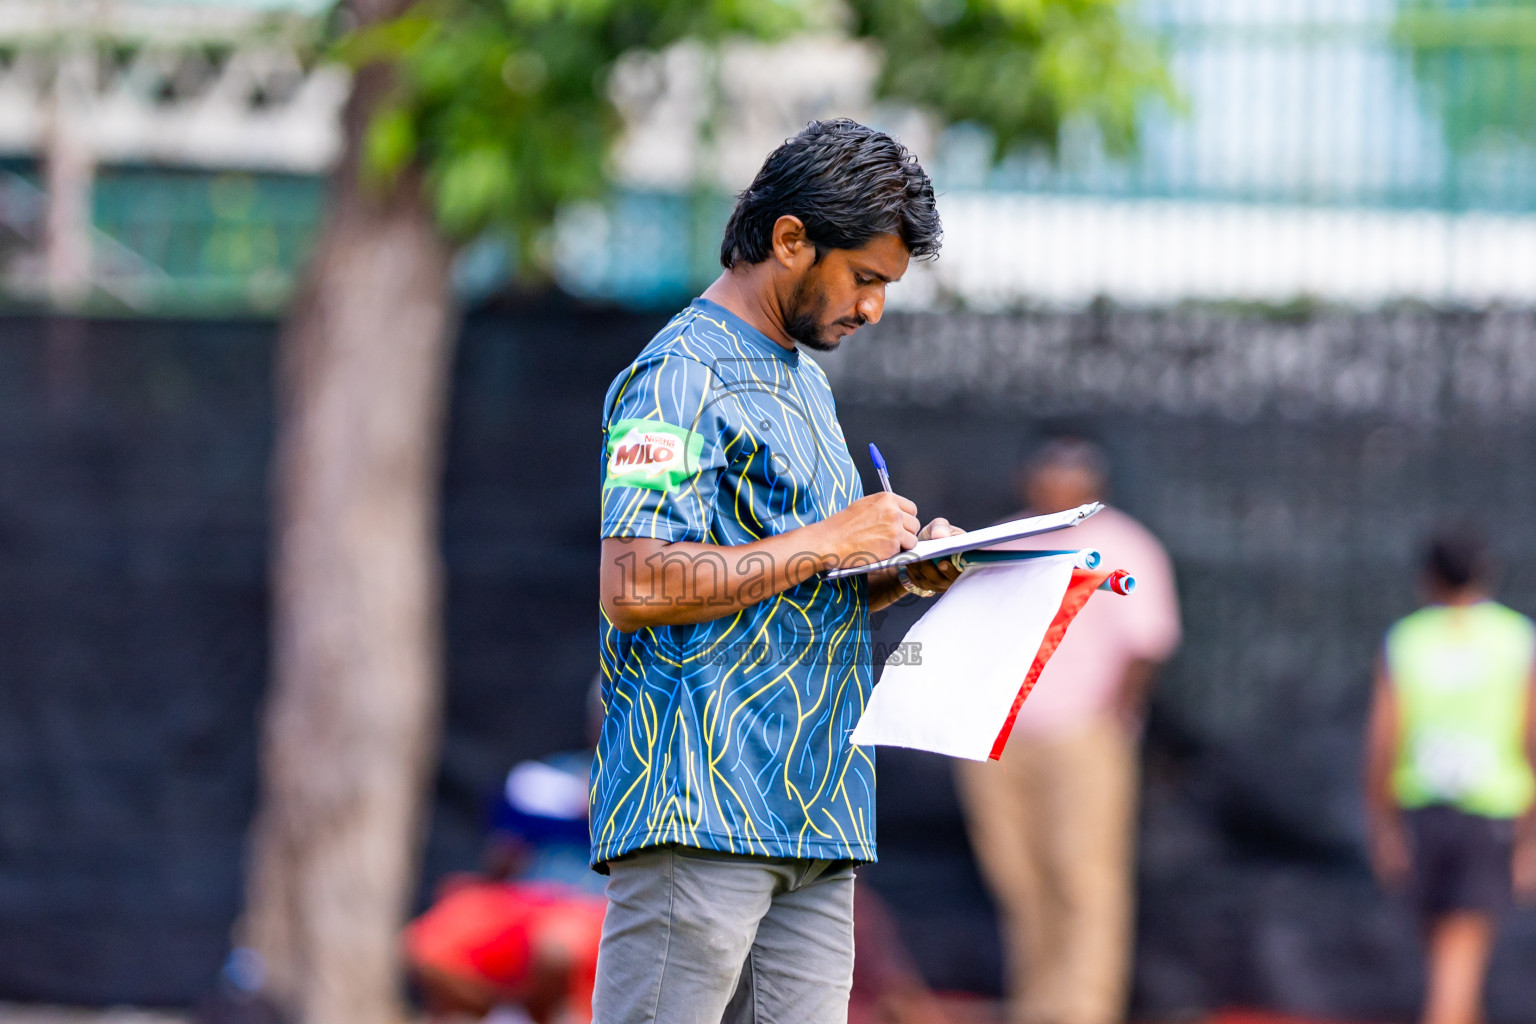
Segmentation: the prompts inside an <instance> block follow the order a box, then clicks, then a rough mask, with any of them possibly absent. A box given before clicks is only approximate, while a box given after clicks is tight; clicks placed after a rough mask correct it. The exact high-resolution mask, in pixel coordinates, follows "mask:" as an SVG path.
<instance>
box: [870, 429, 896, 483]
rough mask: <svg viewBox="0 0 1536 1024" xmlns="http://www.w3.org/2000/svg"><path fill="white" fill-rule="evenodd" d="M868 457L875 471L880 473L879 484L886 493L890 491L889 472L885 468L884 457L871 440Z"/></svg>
mask: <svg viewBox="0 0 1536 1024" xmlns="http://www.w3.org/2000/svg"><path fill="white" fill-rule="evenodd" d="M869 457H870V460H871V461H873V462H874V464H875V472H876V473H879V474H880V486H881V487H884V488H885V492H886V493H887V494H889V493H891V474H890V473H889V472H888V471H887V470H886V468H885V458H884V456H882V455H881V454H880V449H879V448H876V447H875V442H873V441H871V442H869Z"/></svg>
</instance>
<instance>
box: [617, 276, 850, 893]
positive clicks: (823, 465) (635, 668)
mask: <svg viewBox="0 0 1536 1024" xmlns="http://www.w3.org/2000/svg"><path fill="white" fill-rule="evenodd" d="M603 416H604V445H603V466H602V477H603V486H602V500H603V527H602V531H603V536H604V537H651V538H657V539H660V540H665V541H669V542H670V541H698V542H702V543H705V544H714V545H738V544H747V543H750V542H752V541H753V540H757V539H759V538H762V537H765V536H768V535H771V534H780V533H786V532H788V531H790V530H794V529H797V528H799V527H801V526H805V525H808V524H810V523H814V522H817V521H819V520H821V519H825V518H826V517H828V516H830V515H832V514H833V513H835V512H839V511H841V510H842V509H844V508H847V507H848V505H849V504H850V503H852V502H853V501H856V500H857V499H859V498H861V497H863V495H864V489H863V485H862V483H861V482H860V480H859V475H858V473H857V472H856V471H855V469H854V465H853V459H852V458H851V457H850V456H849V454H848V445H847V442H846V441H845V440H844V439H843V431H842V427H841V426H839V425H838V422H837V410H836V408H835V406H834V405H833V402H832V391H831V389H830V388H829V387H828V386H827V378H826V375H825V374H824V373H823V372H822V370H821V367H819V366H817V365H816V362H815V361H814V360H812V359H810V358H809V357H805V356H802V355H801V354H800V353H799V352H798V351H791V350H789V349H786V348H784V347H783V346H782V345H777V344H775V343H774V342H773V341H771V340H770V339H769V338H768V337H767V336H765V335H764V334H762V333H761V332H759V331H757V330H756V329H754V328H752V327H750V326H749V325H747V324H746V323H745V322H744V321H742V320H741V319H739V318H738V317H736V316H735V315H733V314H732V313H730V312H728V311H727V310H725V309H724V308H723V307H721V306H719V305H717V304H715V303H713V302H709V301H708V300H705V299H697V300H695V301H694V303H693V304H692V305H691V306H689V307H688V308H687V309H686V310H684V311H683V312H682V313H680V314H679V315H678V316H677V317H675V318H674V319H673V320H672V322H671V323H669V324H668V325H667V326H666V327H665V328H663V329H662V331H661V333H659V334H657V335H656V337H655V338H653V339H652V340H651V342H650V344H648V345H646V347H645V349H644V350H643V351H642V352H641V353H640V355H639V356H638V357H637V358H636V359H635V361H634V362H633V363H632V364H631V365H630V366H629V368H628V369H626V370H625V371H624V372H623V373H621V374H619V376H618V377H617V378H616V379H615V380H614V382H613V385H612V386H611V387H610V388H609V389H608V397H607V400H606V401H605V403H604V408H603ZM722 563H723V560H722ZM696 571H697V572H700V573H707V572H709V571H710V570H709V569H707V568H700V569H698V570H696ZM678 596H679V597H680V598H682V599H687V595H678ZM601 641H602V667H603V706H604V717H603V730H602V737H601V739H600V740H599V742H598V748H597V760H596V762H595V763H594V765H593V770H592V806H591V825H592V861H593V863H594V864H602V863H603V862H605V861H608V860H611V859H613V858H614V857H617V856H619V855H621V854H623V853H626V852H628V851H630V850H636V849H640V848H642V847H646V846H655V845H659V844H663V843H678V844H681V845H684V846H692V847H701V848H704V849H709V850H720V851H725V852H730V853H742V854H752V855H759V856H771V857H809V858H819V857H827V858H838V859H840V858H847V859H852V860H861V861H870V860H874V859H875V765H874V761H873V759H872V754H871V752H870V751H869V750H868V749H867V748H858V747H854V746H853V745H852V744H850V743H849V742H848V735H849V733H850V732H851V731H852V729H853V726H854V724H855V723H856V722H857V721H858V718H859V715H860V714H861V713H862V712H863V709H864V702H865V700H866V698H867V697H868V695H869V690H870V686H871V685H872V682H871V680H872V674H873V672H872V666H871V664H870V633H869V601H868V591H867V582H866V580H865V579H864V577H862V576H860V577H856V578H853V579H846V580H836V581H831V580H827V579H824V578H822V577H820V576H813V577H811V578H810V579H808V580H806V581H805V582H803V583H801V584H799V585H798V586H795V587H792V588H790V589H789V590H786V591H784V592H783V593H781V594H778V595H776V596H769V597H766V598H765V599H764V600H762V601H760V602H758V603H757V604H753V605H750V606H748V607H747V608H746V609H744V610H743V611H741V612H739V613H736V614H732V615H728V616H726V617H724V618H719V619H715V620H714V621H711V622H704V623H699V624H697V625H689V626H665V627H659V628H654V629H642V630H639V631H637V632H634V633H621V632H619V630H617V629H615V628H614V627H613V625H612V623H611V622H609V621H608V619H607V617H606V616H604V617H603V620H602V626H601Z"/></svg>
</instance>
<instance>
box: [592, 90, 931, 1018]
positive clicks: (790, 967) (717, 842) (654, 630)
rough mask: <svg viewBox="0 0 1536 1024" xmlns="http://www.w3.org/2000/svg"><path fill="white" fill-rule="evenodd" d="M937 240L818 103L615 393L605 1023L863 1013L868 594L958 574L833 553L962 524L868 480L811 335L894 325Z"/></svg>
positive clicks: (923, 199) (600, 854) (921, 176)
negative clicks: (859, 1003)
mask: <svg viewBox="0 0 1536 1024" xmlns="http://www.w3.org/2000/svg"><path fill="white" fill-rule="evenodd" d="M939 238H940V224H939V217H938V212H937V210H936V208H935V205H934V196H933V186H932V184H931V183H930V182H929V180H928V176H927V175H926V174H925V173H924V171H923V169H922V168H921V166H919V165H918V163H917V161H916V159H915V158H914V157H912V156H911V154H909V153H908V152H907V151H906V150H905V149H904V148H903V147H902V146H901V145H900V144H899V143H897V142H896V141H895V140H893V139H892V138H890V137H889V136H887V135H884V134H882V133H880V132H876V131H873V130H871V129H869V128H866V127H864V126H863V125H860V124H857V123H855V122H852V121H847V120H837V121H826V122H820V123H817V122H813V123H811V124H810V125H809V126H808V127H807V128H806V129H805V130H804V131H802V132H801V133H800V134H799V135H797V136H796V137H794V138H793V139H790V140H789V141H788V142H786V143H785V144H784V145H782V146H780V147H779V148H778V149H777V150H775V151H774V152H773V153H772V154H771V155H770V156H769V157H768V159H767V161H766V162H765V163H764V165H763V167H762V170H761V171H759V173H758V175H757V178H756V179H755V180H754V181H753V183H752V185H751V187H750V188H749V189H747V191H745V192H743V193H742V194H741V196H740V197H739V199H738V201H737V205H736V209H735V212H734V213H733V214H732V216H731V219H730V222H729V224H728V225H727V227H726V232H725V239H724V242H723V244H722V246H721V263H722V265H723V266H724V268H725V270H724V273H722V274H721V275H720V277H719V279H718V280H716V281H715V283H714V284H712V285H711V286H710V287H709V288H708V289H707V290H706V291H705V292H704V295H703V296H702V297H701V298H699V299H696V300H694V302H693V303H692V304H691V305H690V306H689V307H688V308H687V309H685V310H684V311H683V312H681V313H679V314H678V315H677V316H676V317H674V318H673V320H672V322H671V323H669V324H668V325H667V326H666V327H665V328H663V329H662V331H661V332H660V333H659V334H657V335H656V337H655V338H654V339H652V341H651V342H650V344H648V345H647V346H646V347H645V349H644V350H643V351H642V352H641V353H640V354H639V356H637V357H636V359H635V360H634V362H633V363H632V364H631V365H630V366H629V367H628V368H626V369H625V370H624V371H623V372H622V373H620V374H619V375H618V377H617V378H615V380H614V382H613V385H612V386H611V388H610V389H609V391H608V395H607V398H606V401H605V403H604V411H603V412H604V442H605V443H604V450H603V484H602V505H603V523H602V530H603V538H604V540H603V553H602V576H601V591H600V595H601V604H602V623H601V646H602V652H601V653H602V663H603V673H604V681H603V706H604V721H603V727H602V733H601V738H600V740H599V743H598V753H597V760H596V762H595V764H594V768H593V773H592V804H591V827H592V862H593V865H594V866H595V867H597V868H598V869H599V870H604V871H607V872H608V873H609V876H610V877H609V882H608V885H607V896H608V900H609V906H608V912H607V917H606V920H605V924H604V930H603V938H602V946H601V951H600V954H599V958H598V978H597V988H596V993H595V996H594V1002H593V1005H594V1019H595V1020H596V1021H598V1022H599V1024H641V1022H651V1021H664V1022H666V1024H690V1022H697V1024H716V1022H719V1021H721V1020H722V1019H723V1020H728V1021H737V1020H741V1021H753V1020H775V1021H777V1020H793V1021H803V1022H806V1024H834V1022H836V1024H842V1022H843V1021H845V1020H846V1018H847V1007H848V993H849V986H850V983H851V978H852V970H853V868H854V866H855V865H857V864H859V863H862V862H867V861H873V860H874V859H875V772H874V762H873V759H872V753H871V752H870V751H868V750H866V749H861V748H856V747H854V746H853V745H851V744H850V743H849V742H848V734H849V732H850V731H851V730H852V728H853V726H854V724H855V723H856V722H857V720H858V717H859V714H860V712H861V711H862V709H863V707H864V704H865V700H866V698H867V697H868V694H869V691H870V687H871V685H872V676H873V666H872V665H871V663H870V662H871V642H870V626H869V613H870V612H871V611H873V610H877V609H879V608H882V607H884V606H885V605H888V604H890V603H892V602H894V601H896V600H898V599H899V598H901V597H903V596H905V595H906V594H908V593H913V594H919V595H922V596H932V595H933V594H935V593H938V592H940V591H942V590H944V589H946V588H947V587H948V586H949V584H950V582H951V581H952V580H953V579H954V578H955V577H956V576H957V575H958V573H957V572H956V571H955V569H954V568H953V567H952V566H950V565H949V564H948V563H947V562H943V561H941V562H939V563H937V564H935V563H933V562H916V563H913V564H911V565H910V566H904V567H903V568H902V570H901V571H899V572H898V571H897V570H892V569H885V570H881V571H877V572H873V573H870V574H869V575H867V576H856V577H852V578H849V579H839V580H829V579H827V578H826V577H825V576H823V575H821V574H822V573H823V572H824V571H825V570H828V569H831V568H834V567H836V566H837V565H840V564H845V563H847V562H848V561H850V560H853V559H862V560H864V561H865V562H868V561H873V560H876V559H883V558H887V557H890V556H892V555H895V554H897V553H899V552H901V551H904V550H908V549H910V548H911V547H913V546H914V545H915V544H916V543H917V541H918V540H919V539H926V538H928V537H942V536H949V535H951V534H954V533H958V532H959V531H957V530H954V529H952V528H951V527H950V526H949V524H948V523H946V522H945V521H944V520H942V519H936V520H934V521H932V522H931V523H929V524H928V525H927V526H926V527H923V528H922V529H921V530H920V529H919V522H918V519H917V507H916V506H915V505H914V504H913V503H912V502H911V501H909V500H907V499H906V498H903V497H900V496H898V495H896V494H893V493H889V492H886V493H880V494H875V495H871V496H869V497H865V496H864V492H863V487H862V485H861V483H860V480H859V475H858V472H857V471H856V469H855V468H854V463H853V460H852V458H851V457H850V455H849V452H848V445H847V443H846V441H845V440H844V437H843V432H842V428H841V427H840V426H839V424H838V421H837V413H836V408H835V406H834V403H833V400H832V394H831V391H830V389H829V387H828V385H827V379H826V376H825V374H823V372H822V370H821V368H820V367H819V366H817V365H816V363H815V362H814V361H813V360H812V359H810V358H808V357H806V356H805V355H804V354H803V353H802V351H801V349H802V348H808V349H813V350H817V351H830V350H832V349H835V348H836V347H837V345H838V344H839V342H840V341H841V340H842V339H843V338H844V337H846V336H847V335H849V334H851V333H853V331H855V330H856V329H857V328H858V327H860V326H861V325H863V324H865V323H875V322H877V321H878V320H879V319H880V315H881V312H882V309H883V307H884V302H885V289H886V286H887V285H889V284H891V283H893V282H895V281H897V280H899V279H900V278H901V276H902V275H903V274H904V273H905V272H906V269H907V264H908V261H909V260H910V259H912V258H914V257H916V258H923V257H931V256H934V255H936V254H937V252H938V249H939Z"/></svg>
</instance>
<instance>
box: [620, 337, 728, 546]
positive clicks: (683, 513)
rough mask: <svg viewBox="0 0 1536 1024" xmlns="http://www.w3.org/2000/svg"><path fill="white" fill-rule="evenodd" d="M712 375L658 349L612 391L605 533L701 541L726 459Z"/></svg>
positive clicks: (709, 522) (707, 529) (708, 526)
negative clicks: (661, 352)
mask: <svg viewBox="0 0 1536 1024" xmlns="http://www.w3.org/2000/svg"><path fill="white" fill-rule="evenodd" d="M714 383H715V381H714V373H713V371H711V370H710V368H709V367H708V366H705V365H704V364H703V363H701V362H699V361H698V360H696V359H690V358H689V357H687V356H683V355H677V354H658V355H657V356H655V357H653V358H651V359H647V360H645V361H643V362H640V363H637V364H636V365H635V366H634V367H632V368H631V370H630V371H629V372H626V373H625V374H624V375H623V376H621V377H619V379H618V380H616V381H614V383H613V386H612V387H611V388H610V389H609V392H608V399H607V401H606V402H605V403H604V424H603V526H602V535H603V536H604V537H650V538H654V539H656V540H664V541H668V542H672V541H680V540H687V541H703V540H706V539H708V537H709V535H710V529H711V526H712V525H713V516H714V506H715V493H716V489H717V487H718V484H719V479H720V473H721V470H722V469H723V468H724V466H725V463H726V459H725V455H724V450H723V445H722V437H721V424H720V411H721V406H722V405H723V404H724V403H721V402H719V401H718V399H719V397H720V395H719V394H718V393H717V389H716V388H715V386H714Z"/></svg>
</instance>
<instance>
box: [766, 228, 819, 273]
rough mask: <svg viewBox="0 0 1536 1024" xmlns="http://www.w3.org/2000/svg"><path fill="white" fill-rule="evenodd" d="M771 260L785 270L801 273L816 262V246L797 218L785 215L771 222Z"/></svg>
mask: <svg viewBox="0 0 1536 1024" xmlns="http://www.w3.org/2000/svg"><path fill="white" fill-rule="evenodd" d="M773 258H774V259H776V260H778V261H779V263H780V265H781V266H783V267H784V268H785V269H786V270H794V271H799V272H803V271H805V270H807V269H808V268H809V267H810V266H811V264H813V263H815V262H816V246H815V245H813V244H811V240H810V239H809V238H807V237H806V235H805V225H804V224H803V223H801V221H800V218H799V217H793V216H790V215H789V214H785V215H784V216H782V217H780V218H779V219H778V220H776V221H774V222H773Z"/></svg>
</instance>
